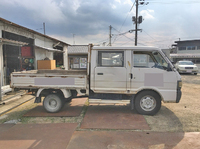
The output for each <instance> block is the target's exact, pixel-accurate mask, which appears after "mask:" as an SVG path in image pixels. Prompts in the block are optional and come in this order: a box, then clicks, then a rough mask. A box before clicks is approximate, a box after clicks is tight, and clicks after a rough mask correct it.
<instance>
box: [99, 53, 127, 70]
mask: <svg viewBox="0 0 200 149" xmlns="http://www.w3.org/2000/svg"><path fill="white" fill-rule="evenodd" d="M98 66H101V67H124V52H123V51H117V52H116V51H115V52H112V51H99V52H98Z"/></svg>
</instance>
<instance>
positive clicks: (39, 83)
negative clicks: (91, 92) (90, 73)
mask: <svg viewBox="0 0 200 149" xmlns="http://www.w3.org/2000/svg"><path fill="white" fill-rule="evenodd" d="M86 86H87V71H86V70H31V71H22V72H13V73H12V74H11V87H13V88H20V89H23V88H26V89H27V88H41V87H43V88H69V89H73V88H76V89H77V88H80V89H86Z"/></svg>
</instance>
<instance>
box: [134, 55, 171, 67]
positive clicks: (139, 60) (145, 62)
mask: <svg viewBox="0 0 200 149" xmlns="http://www.w3.org/2000/svg"><path fill="white" fill-rule="evenodd" d="M133 64H134V65H133V66H134V67H140V68H158V69H163V70H167V67H168V63H167V62H166V60H165V59H164V58H163V57H162V55H161V54H160V53H159V52H156V51H152V52H140V51H135V52H133Z"/></svg>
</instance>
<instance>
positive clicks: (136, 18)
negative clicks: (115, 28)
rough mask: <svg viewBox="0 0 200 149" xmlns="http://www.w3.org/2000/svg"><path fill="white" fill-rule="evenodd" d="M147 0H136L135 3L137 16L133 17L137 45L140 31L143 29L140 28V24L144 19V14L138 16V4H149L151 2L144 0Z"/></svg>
mask: <svg viewBox="0 0 200 149" xmlns="http://www.w3.org/2000/svg"><path fill="white" fill-rule="evenodd" d="M144 1H145V0H139V2H138V0H135V4H136V16H133V17H132V21H133V22H134V23H135V46H137V40H138V37H137V36H138V31H139V30H141V29H138V24H140V23H142V21H143V18H142V16H139V17H138V6H139V5H148V4H149V3H148V2H147V3H145V2H144Z"/></svg>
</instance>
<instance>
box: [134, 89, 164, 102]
mask: <svg viewBox="0 0 200 149" xmlns="http://www.w3.org/2000/svg"><path fill="white" fill-rule="evenodd" d="M145 91H151V92H154V93H156V94H158V95H159V96H160V99H161V101H163V97H162V95H161V94H160V93H159V92H158V91H157V90H156V89H142V90H140V91H138V92H137V93H136V94H135V97H134V98H136V97H137V95H139V94H140V93H141V92H145Z"/></svg>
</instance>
